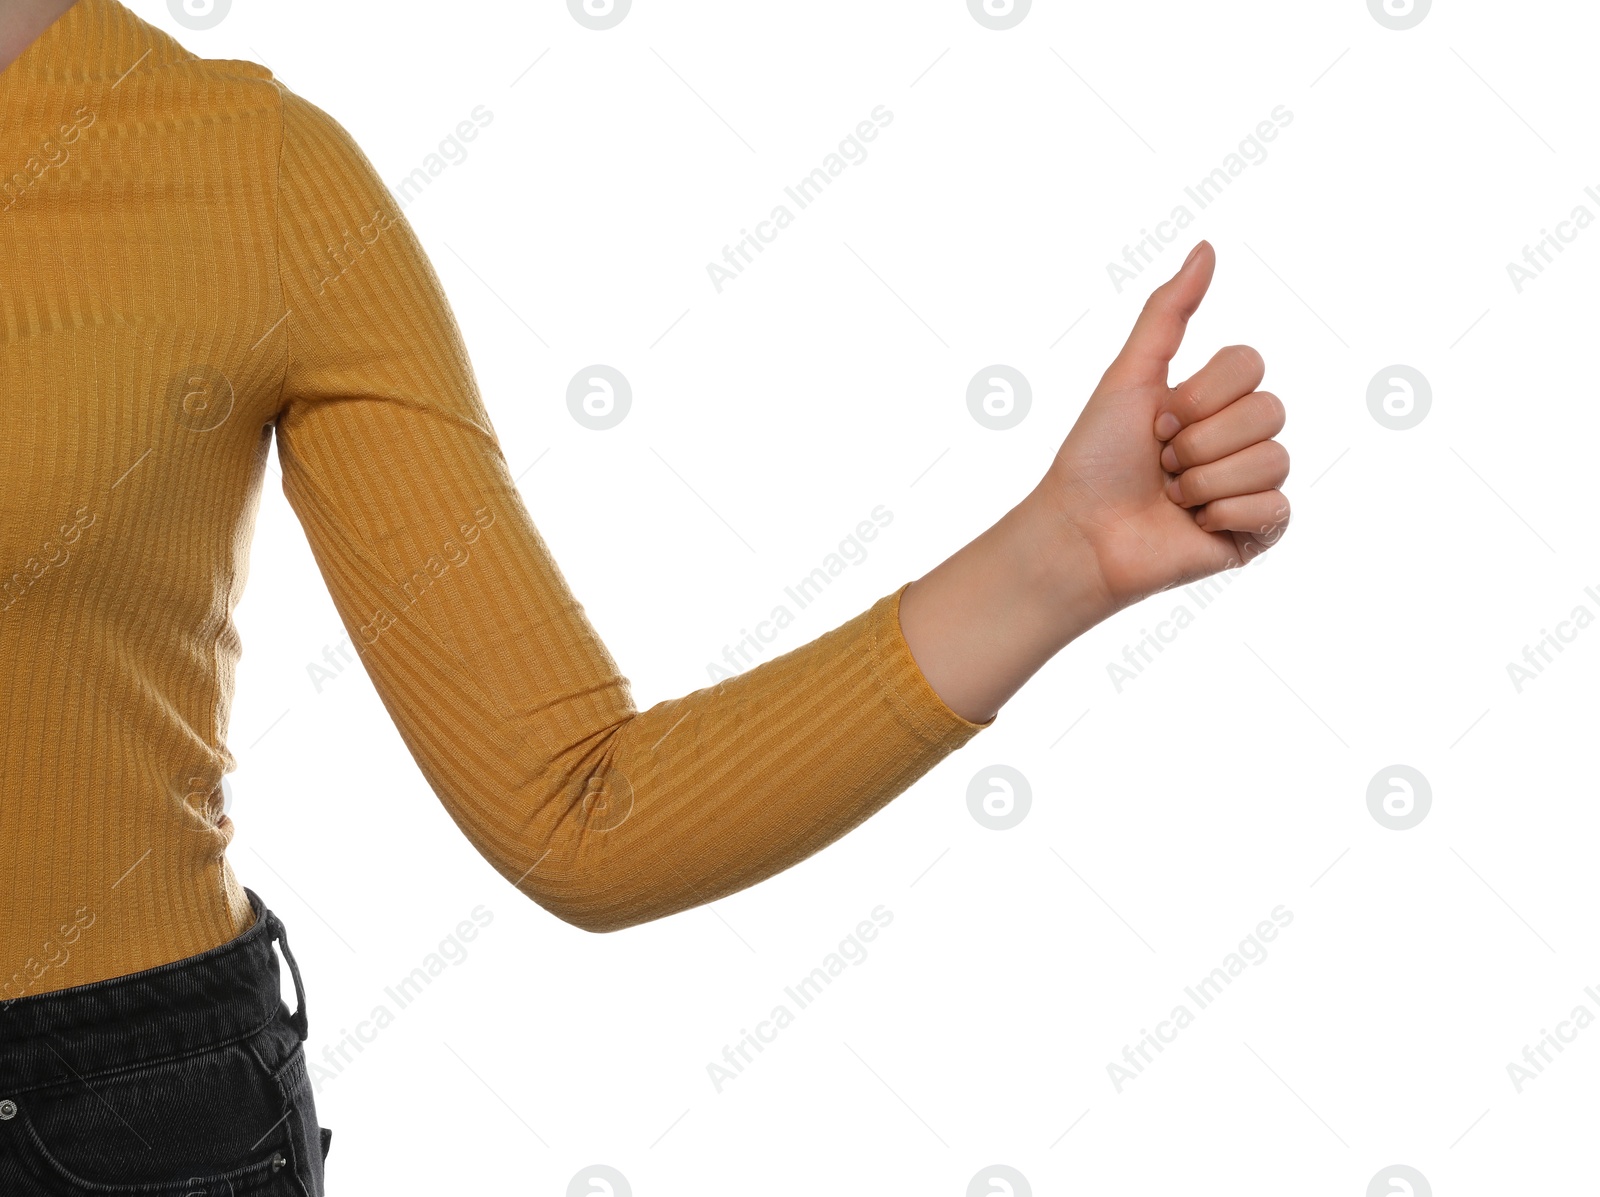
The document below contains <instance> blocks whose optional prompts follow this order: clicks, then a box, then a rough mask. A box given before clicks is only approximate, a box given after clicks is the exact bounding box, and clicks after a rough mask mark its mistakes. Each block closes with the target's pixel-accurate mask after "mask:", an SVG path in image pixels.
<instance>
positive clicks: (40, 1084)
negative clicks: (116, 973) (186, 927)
mask: <svg viewBox="0 0 1600 1197" xmlns="http://www.w3.org/2000/svg"><path fill="white" fill-rule="evenodd" d="M245 893H246V894H248V895H249V898H250V905H251V906H252V907H253V908H254V909H255V912H256V921H255V925H254V926H252V927H251V928H250V929H249V930H248V931H246V932H245V933H244V934H243V935H240V936H239V937H238V938H237V939H234V940H233V941H232V942H230V943H225V944H223V945H222V946H220V947H217V948H213V949H211V950H210V951H209V952H202V953H201V954H200V955H198V956H191V957H189V958H188V959H186V960H177V961H174V962H173V963H171V964H163V965H161V966H159V967H157V968H151V969H146V970H144V971H143V972H138V973H132V974H130V975H128V976H125V977H113V978H111V979H110V980H106V981H97V982H95V983H94V984H92V985H78V986H74V987H72V988H70V989H62V990H57V991H56V992H54V993H40V994H32V995H29V996H26V997H21V998H17V999H15V1000H14V1001H10V1002H4V1003H0V1194H3V1197H90V1195H91V1194H98V1195H100V1197H115V1195H117V1194H127V1195H130V1197H131V1195H133V1194H140V1195H141V1197H247V1195H257V1197H323V1183H322V1167H323V1160H324V1158H325V1157H326V1156H327V1152H328V1144H329V1140H330V1139H331V1138H332V1135H333V1132H332V1131H327V1130H323V1129H321V1127H320V1126H319V1125H318V1124H317V1113H316V1108H315V1106H314V1104H313V1101H312V1091H311V1082H310V1079H309V1077H308V1076H307V1075H306V1059H305V1050H304V1048H303V1047H302V1044H303V1042H304V1040H305V1037H306V997H305V986H304V985H303V984H302V983H301V981H300V969H299V966H297V965H296V964H295V961H294V955H293V953H291V952H290V951H289V940H288V938H287V936H286V935H285V933H284V928H283V924H282V923H281V922H280V921H279V920H278V916H277V915H275V914H273V913H272V912H271V911H270V910H268V909H267V908H266V906H265V905H264V904H263V903H262V901H261V899H260V898H259V897H257V896H256V894H255V893H254V891H252V890H249V889H246V890H245ZM274 940H277V941H278V942H279V943H280V944H281V945H282V948H283V955H284V958H285V959H286V960H288V962H289V969H290V971H291V972H292V973H293V974H294V989H295V996H296V1005H297V1006H298V1007H299V1009H297V1010H296V1011H295V1012H294V1013H293V1014H290V1013H289V1008H288V1007H287V1006H286V1005H285V1004H284V1002H283V999H282V998H281V997H280V996H279V994H278V976H279V973H278V958H277V956H276V955H275V954H274V953H273V950H272V944H273V941H274Z"/></svg>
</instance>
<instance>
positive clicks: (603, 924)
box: [518, 877, 652, 935]
mask: <svg viewBox="0 0 1600 1197" xmlns="http://www.w3.org/2000/svg"><path fill="white" fill-rule="evenodd" d="M518 888H519V889H521V890H522V893H523V894H524V896H526V897H527V898H529V899H530V900H532V901H533V902H535V903H536V904H537V905H539V906H541V907H542V908H543V909H545V910H546V911H548V912H549V913H551V914H553V915H555V916H556V918H558V919H560V920H561V921H562V922H563V923H567V924H568V925H570V926H573V927H576V928H578V930H580V931H588V932H590V933H591V934H594V935H604V934H607V933H608V932H611V931H621V930H622V929H623V928H625V927H633V926H636V925H638V924H639V923H642V922H648V921H649V919H650V918H651V917H652V916H650V915H648V914H644V915H642V916H641V915H640V914H639V913H637V912H635V911H632V910H630V909H628V908H626V907H624V908H620V909H619V908H618V906H617V904H616V902H615V901H614V900H611V901H608V900H607V899H606V895H605V894H603V893H602V892H601V891H600V890H599V888H598V887H596V886H593V885H589V884H587V883H586V880H585V879H584V878H582V877H570V878H565V879H563V881H562V882H561V883H560V884H559V885H555V884H551V883H550V882H548V881H546V882H544V883H542V884H539V885H537V886H535V885H530V884H524V885H521V886H519V887H518Z"/></svg>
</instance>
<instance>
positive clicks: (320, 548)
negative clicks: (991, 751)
mask: <svg viewBox="0 0 1600 1197" xmlns="http://www.w3.org/2000/svg"><path fill="white" fill-rule="evenodd" d="M274 430H276V432H277V436H278V452H279V457H280V460H281V462H282V465H283V490H284V494H285V496H286V497H287V499H288V501H289V503H290V505H291V506H292V508H293V510H294V511H295V513H296V515H297V516H298V518H299V520H300V522H301V525H302V526H303V528H304V530H305V534H306V536H307V538H308V540H309V542H310V545H311V548H312V550H313V552H314V554H315V556H316V560H317V564H318V566H319V568H320V570H321V573H322V577H323V580H324V581H325V582H326V584H327V586H328V589H329V591H330V593H331V594H332V597H333V600H334V603H335V604H336V606H337V608H338V611H339V614H340V616H341V618H342V620H343V622H344V624H345V627H346V629H347V630H348V632H349V634H350V637H351V643H352V644H353V645H358V646H359V647H360V653H361V660H362V662H363V664H364V666H365V668H366V671H367V675H368V676H369V677H370V678H371V679H372V683H373V685H374V687H375V688H376V689H377V692H378V694H379V696H380V697H381V699H382V701H383V703H384V706H385V707H386V709H387V710H388V712H389V714H390V716H391V717H392V718H393V719H394V722H395V725H396V726H397V727H398V729H399V731H400V733H401V735H402V737H403V738H404V740H405V743H406V744H407V746H408V747H409V749H410V751H411V753H412V755H413V757H414V758H415V760H416V763H417V765H418V767H419V768H420V769H421V771H422V774H423V776H424V778H425V779H426V780H427V782H428V784H429V786H430V787H431V788H432V789H433V791H434V792H435V793H436V794H437V795H438V796H439V799H440V801H442V802H443V803H444V804H445V807H446V808H447V809H448V811H449V813H450V815H451V816H452V818H453V819H454V820H455V822H456V823H457V825H458V826H459V827H460V828H461V830H462V831H463V832H464V833H465V834H466V836H467V838H468V839H469V840H470V841H471V843H472V844H473V845H474V847H475V848H476V849H477V850H478V851H479V852H480V853H482V855H483V856H484V858H485V859H486V860H487V861H488V862H489V863H490V864H491V865H493V867H494V868H495V869H496V870H497V871H498V872H499V873H500V874H501V875H502V876H503V877H505V878H507V879H508V880H509V881H511V882H512V883H513V884H514V885H515V886H516V887H517V888H518V889H519V890H521V891H522V892H523V893H524V894H526V895H527V896H528V897H529V898H531V899H533V900H534V901H535V902H537V903H539V904H540V905H541V906H543V907H544V908H546V909H547V910H549V911H551V912H552V913H553V914H555V915H557V916H558V917H560V918H562V919H564V920H567V921H568V922H571V923H573V924H575V925H577V926H579V927H583V928H586V929H588V930H591V931H611V930H615V929H617V928H621V927H626V926H629V925H632V924H636V923H640V922H644V921H647V920H650V919H655V918H660V917H661V916H663V915H668V914H672V913H674V912H677V911H681V910H685V909H688V908H690V907H693V906H697V905H699V904H701V903H704V902H708V901H712V900H714V899H717V898H721V897H725V896H726V895H728V894H731V893H734V892H735V891H737V890H740V889H742V888H744V887H746V886H749V885H751V884H753V883H755V882H757V881H759V880H762V879H763V878H766V877H769V876H771V875H772V874H774V873H776V872H779V871H780V870H782V869H785V868H787V867H789V866H790V865H792V864H794V863H795V862H797V861H799V860H801V859H803V858H804V857H806V856H808V855H810V854H811V853H814V852H816V851H818V850H819V849H821V848H822V847H824V846H826V845H827V844H829V843H831V842H833V841H834V840H836V839H837V838H838V837H840V836H841V835H843V834H844V833H845V832H847V831H849V830H850V829H851V828H853V827H855V826H856V825H857V824H859V823H860V822H861V821H862V820H864V819H866V818H867V817H868V816H869V815H871V814H872V813H873V812H875V811H876V810H878V809H879V808H881V807H882V806H883V805H884V804H885V803H887V802H888V801H889V800H890V799H891V798H892V797H894V796H895V795H897V794H899V793H901V792H902V791H904V790H905V789H906V788H907V787H908V786H909V785H911V784H912V783H913V782H914V781H916V780H917V779H918V778H919V777H921V776H922V775H923V774H925V773H926V772H927V771H928V770H929V769H930V768H932V766H933V765H935V764H936V763H937V762H938V761H939V760H941V759H942V758H943V757H945V756H946V755H947V754H949V753H950V752H952V751H954V750H955V749H956V748H958V747H960V746H961V745H962V744H964V743H965V742H966V741H967V740H968V739H970V738H971V737H972V736H973V735H974V734H976V733H977V732H978V731H979V730H981V729H982V728H985V727H988V726H990V725H991V724H992V723H993V720H992V719H991V720H990V721H989V723H985V724H975V723H972V722H969V721H968V720H965V719H963V718H961V717H960V716H958V715H956V714H955V713H954V712H953V711H951V710H950V709H949V708H948V707H947V706H946V705H945V704H944V703H943V702H942V701H941V700H940V698H939V696H938V695H937V694H936V693H935V692H934V690H933V689H932V687H930V686H929V684H928V682H927V679H926V678H925V677H924V676H923V675H922V673H921V672H920V670H919V669H918V667H917V664H916V662H915V660H914V659H913V658H912V656H911V652H910V649H909V648H908V646H907V644H906V641H905V639H904V637H903V635H902V633H901V630H900V623H899V600H900V595H901V592H902V591H903V590H904V587H903V586H902V587H901V588H899V589H897V590H896V591H895V592H894V593H892V594H888V595H885V596H884V597H883V598H881V599H879V600H878V601H877V602H876V603H874V604H873V605H872V606H871V607H870V608H869V609H867V610H866V611H863V612H862V613H861V614H859V615H857V616H855V617H854V618H853V619H851V620H850V621H849V622H847V623H845V624H843V625H842V626H840V627H838V628H836V629H834V630H832V631H830V632H828V633H826V634H825V635H823V636H821V637H819V638H818V639H816V640H815V641H813V642H812V643H810V644H807V645H804V646H803V647H801V648H797V649H795V650H793V651H791V652H789V653H786V654H784V655H782V656H780V657H776V658H773V659H771V660H769V661H767V662H765V663H763V664H761V665H758V666H756V667H754V668H752V669H750V670H748V671H747V672H745V673H743V674H741V675H739V676H737V677H734V678H731V679H728V680H725V681H723V682H721V683H719V684H717V685H715V686H710V687H707V688H705V689H703V690H697V691H695V692H694V693H692V694H689V695H686V696H685V697H683V698H675V699H671V700H669V701H665V702H661V703H658V704H657V705H655V706H653V707H651V708H650V709H649V710H647V711H643V712H640V711H638V710H637V709H636V708H635V706H634V703H633V699H632V695H631V692H630V688H629V682H628V679H627V678H626V677H624V676H622V675H621V674H620V673H619V671H618V668H617V664H616V662H615V661H614V660H613V659H612V657H611V655H610V654H609V652H608V651H607V649H606V647H605V645H604V644H603V643H602V642H601V640H600V639H599V637H598V636H597V635H596V634H595V631H594V629H593V628H592V627H591V626H590V624H589V621H588V619H587V618H586V616H585V614H584V610H583V607H582V606H581V605H580V604H579V603H578V601H577V599H576V598H575V597H574V596H573V593H572V591H571V590H570V589H569V588H568V586H567V583H566V581H565V579H564V578H563V576H562V574H561V571H560V570H559V568H558V567H557V565H556V563H555V561H554V560H553V559H552V558H551V555H550V552H549V550H548V548H547V546H546V544H545V542H544V540H543V539H542V538H541V536H540V534H539V532H538V530H537V529H536V528H535V526H534V523H533V521H532V519H531V518H530V517H529V514H528V512H527V510H526V509H525V508H524V507H523V504H522V502H521V499H520V498H519V496H518V493H517V489H516V487H515V485H514V484H513V482H512V479H511V475H510V473H509V471H508V469H507V466H506V462H505V460H504V458H503V456H502V454H501V450H500V447H499V444H498V441H497V440H496V437H495V433H494V430H493V428H492V427H491V425H490V422H489V417H488V414H487V412H486V411H485V408H484V403H483V400H482V397H481V396H480V394H479V392H478V388H477V385H476V382H475V379H474V376H473V372H472V367H471V364H470V362H469V360H468V357H467V352H466V349H465V347H464V345H463V343H462V339H461V335H460V332H459V330H458V328H457V326H456V323H455V320H454V317H453V316H452V314H451V311H450V308H449V305H448V303H447V301H446V299H445V295H444V292H443V291H442V289H441V288H440V285H439V282H438V279H437V277H436V276H435V274H434V272H433V270H432V267H431V266H430V264H429V262H428V259H427V257H426V255H425V254H424V253H423V250H422V247H421V246H420V244H419V243H418V241H417V238H416V236H415V235H414V233H413V232H412V230H411V228H410V226H409V225H408V224H407V222H406V221H405V219H404V218H403V216H401V214H400V213H399V210H398V207H397V205H396V204H395V202H394V199H393V197H392V196H391V195H390V193H389V191H388V190H387V188H386V187H385V185H384V184H383V182H382V181H381V180H380V179H379V177H378V175H377V173H376V172H375V171H374V169H373V167H372V165H371V163H370V162H369V161H368V160H367V158H366V157H365V156H364V155H363V153H362V152H361V150H360V149H359V148H358V147H357V145H356V144H355V142H354V141H353V140H352V139H351V137H350V135H349V134H348V133H347V132H346V131H345V130H344V129H343V128H342V127H341V126H340V125H339V124H338V123H337V122H336V121H335V120H333V118H331V117H330V116H328V115H327V114H326V113H324V112H323V111H321V110H320V109H319V108H317V107H316V106H314V105H312V104H310V103H308V102H307V101H305V100H303V99H301V98H299V97H298V96H296V95H294V94H293V93H292V92H290V91H288V90H287V89H286V88H284V86H283V85H282V84H281V83H279V82H277V81H276V80H275V79H274V78H273V77H272V74H271V72H269V71H268V70H267V69H266V68H265V67H262V66H258V65H256V64H254V63H250V62H231V61H208V60H204V59H201V58H198V57H196V56H195V55H194V54H192V53H190V52H189V51H187V50H185V49H184V48H183V47H182V46H180V45H178V44H177V43H176V42H175V41H174V40H172V39H171V38H170V37H168V36H167V35H166V34H164V33H162V32H161V31H160V30H158V29H156V28H154V27H152V26H150V25H148V24H146V23H145V22H143V21H142V20H140V19H139V18H138V17H136V16H135V15H134V14H133V13H132V12H130V11H129V10H128V9H127V8H125V7H124V6H123V5H121V4H119V3H117V0H78V2H77V3H76V4H75V5H74V6H73V7H72V8H71V9H69V10H68V11H67V12H66V14H65V15H64V16H62V17H61V18H60V19H59V20H58V21H57V22H56V23H55V24H54V25H52V26H51V27H50V28H49V29H48V30H47V31H46V32H45V33H44V35H43V36H42V37H41V38H40V39H39V40H38V41H36V42H35V43H33V44H32V45H31V46H30V47H29V48H28V49H27V50H26V51H25V52H24V53H23V55H22V56H21V57H20V58H19V59H18V60H17V61H16V62H14V63H13V64H12V65H11V66H10V67H8V68H7V69H6V70H5V71H4V72H3V73H0V695H3V703H4V713H3V717H0V999H5V998H15V997H20V996H24V995H27V994H33V993H42V992H48V991H51V990H57V989H62V988H66V987H68V986H72V985H81V984H85V983H87V982H91V981H96V980H99V979H102V978H106V977H113V976H121V975H124V974H126V973H130V972H135V971H137V970H140V969H144V968H148V967H152V966H154V965H157V964H162V963H165V962H167V961H172V960H178V959H181V958H183V957H186V956H190V955H193V954H195V953H198V952H201V951H204V950H206V949H208V948H211V947H214V946H216V945H218V944H221V943H224V942H226V941H227V940H229V939H231V938H233V937H234V936H236V935H238V934H239V933H241V932H242V931H244V930H245V929H246V928H247V927H248V926H249V925H250V923H251V921H252V918H253V916H252V913H251V910H250V906H249V903H248V902H247V900H246V898H245V896H244V893H243V891H242V889H241V887H240V883H239V881H238V880H237V878H236V876H235V874H234V872H233V870H232V868H231V867H230V866H229V863H228V860H227V857H226V856H225V851H226V849H227V847H228V843H229V841H230V840H231V838H232V835H233V826H232V823H231V822H230V820H229V819H228V818H227V817H226V816H224V815H223V814H222V813H221V780H222V777H223V774H225V773H226V772H228V771H229V770H231V769H233V767H234V765H235V760H234V757H233V754H232V753H231V752H230V751H229V748H228V745H227V728H228V714H229V709H230V705H231V703H232V699H233V685H234V670H235V665H236V663H237V661H238V658H239V654H240V651H241V644H240V640H239V636H238V633H237V631H236V629H235V626H234V623H233V619H232V613H233V610H234V607H235V604H236V603H237V602H238V600H239V597H240V594H241V592H242V590H243V587H244V585H245V578H246V573H247V567H248V564H249V548H250V539H251V534H252V531H253V527H254V522H255V516H256V511H257V507H258V503H259V500H260V496H261V486H262V480H263V471H264V467H265V464H266V459H267V453H268V448H269V441H270V439H271V437H272V435H273V431H274ZM594 531H595V535H597V536H601V535H604V534H605V529H603V528H598V527H597V528H596V529H595V530H594ZM467 562H470V564H466V563H467ZM460 565H465V568H455V567H456V566H460ZM308 780H309V779H308ZM265 888H266V889H270V888H271V887H270V883H269V884H268V885H267V886H266V887H265Z"/></svg>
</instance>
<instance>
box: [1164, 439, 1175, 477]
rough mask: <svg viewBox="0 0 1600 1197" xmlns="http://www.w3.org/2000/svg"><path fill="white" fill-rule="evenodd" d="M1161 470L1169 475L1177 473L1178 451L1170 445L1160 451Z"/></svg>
mask: <svg viewBox="0 0 1600 1197" xmlns="http://www.w3.org/2000/svg"><path fill="white" fill-rule="evenodd" d="M1161 468H1162V469H1164V470H1165V471H1167V473H1169V474H1176V473H1177V472H1178V451H1177V450H1176V449H1174V448H1173V447H1172V446H1171V445H1168V446H1167V447H1166V448H1165V449H1163V450H1161Z"/></svg>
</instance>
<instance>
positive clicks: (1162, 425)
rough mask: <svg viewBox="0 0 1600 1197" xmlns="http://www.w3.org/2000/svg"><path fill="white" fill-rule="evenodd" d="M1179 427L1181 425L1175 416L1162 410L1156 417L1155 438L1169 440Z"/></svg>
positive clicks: (1175, 434)
mask: <svg viewBox="0 0 1600 1197" xmlns="http://www.w3.org/2000/svg"><path fill="white" fill-rule="evenodd" d="M1180 427H1181V425H1180V424H1179V423H1178V417H1177V416H1175V415H1173V414H1172V413H1171V412H1170V411H1164V412H1162V413H1161V414H1160V415H1159V416H1157V417H1156V440H1158V441H1170V440H1171V439H1172V438H1173V437H1175V436H1177V435H1178V429H1179V428H1180Z"/></svg>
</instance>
